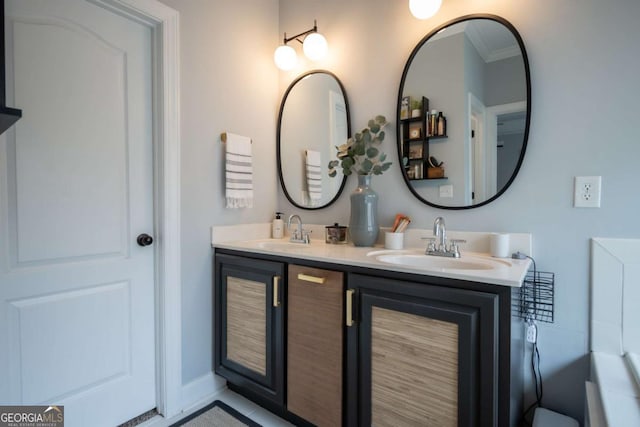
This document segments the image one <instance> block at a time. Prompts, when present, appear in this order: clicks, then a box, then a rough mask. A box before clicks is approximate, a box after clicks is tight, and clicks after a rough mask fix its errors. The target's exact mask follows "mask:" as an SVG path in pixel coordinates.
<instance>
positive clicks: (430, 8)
mask: <svg viewBox="0 0 640 427" xmlns="http://www.w3.org/2000/svg"><path fill="white" fill-rule="evenodd" d="M441 5H442V0H409V10H410V11H411V13H412V14H413V16H415V17H416V18H418V19H428V18H431V17H432V16H433V15H435V14H436V13H438V10H440V6H441Z"/></svg>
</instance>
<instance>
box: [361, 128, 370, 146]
mask: <svg viewBox="0 0 640 427" xmlns="http://www.w3.org/2000/svg"><path fill="white" fill-rule="evenodd" d="M362 139H363V140H364V142H365V144H368V143H370V142H371V132H369V130H368V129H367V130H366V131H365V132H363V133H362Z"/></svg>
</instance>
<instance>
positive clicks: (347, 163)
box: [340, 157, 354, 175]
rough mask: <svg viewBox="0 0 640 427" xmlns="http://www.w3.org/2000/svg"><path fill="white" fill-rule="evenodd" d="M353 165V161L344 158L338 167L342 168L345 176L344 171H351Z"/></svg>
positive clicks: (349, 158)
mask: <svg viewBox="0 0 640 427" xmlns="http://www.w3.org/2000/svg"><path fill="white" fill-rule="evenodd" d="M353 165H354V161H353V159H352V158H351V157H345V158H344V159H342V163H341V164H340V166H342V170H343V171H345V175H346V171H347V170H349V169H351V166H353Z"/></svg>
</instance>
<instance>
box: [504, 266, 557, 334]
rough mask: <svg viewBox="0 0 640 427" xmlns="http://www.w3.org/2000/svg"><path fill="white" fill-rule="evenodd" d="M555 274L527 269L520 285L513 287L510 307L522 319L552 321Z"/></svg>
mask: <svg viewBox="0 0 640 427" xmlns="http://www.w3.org/2000/svg"><path fill="white" fill-rule="evenodd" d="M554 283H555V274H554V273H549V272H546V271H536V270H529V272H527V275H526V277H525V279H524V282H523V284H522V287H520V288H514V291H513V295H512V303H511V308H512V312H513V314H514V315H515V316H517V317H520V318H522V319H524V320H527V321H529V320H536V321H539V322H547V323H553V311H554V310H553V306H554V289H553V288H554Z"/></svg>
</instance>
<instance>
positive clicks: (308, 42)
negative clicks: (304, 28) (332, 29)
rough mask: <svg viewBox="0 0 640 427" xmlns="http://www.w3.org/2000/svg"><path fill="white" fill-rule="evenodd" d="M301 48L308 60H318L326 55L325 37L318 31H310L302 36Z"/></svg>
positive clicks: (327, 47)
mask: <svg viewBox="0 0 640 427" xmlns="http://www.w3.org/2000/svg"><path fill="white" fill-rule="evenodd" d="M302 50H303V51H304V54H305V55H306V56H307V58H309V59H310V60H312V61H319V60H320V59H322V58H324V57H325V56H326V55H327V50H329V46H328V45H327V39H325V38H324V36H323V35H322V34H320V33H311V34H309V35H308V36H307V37H305V38H304V43H302Z"/></svg>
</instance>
